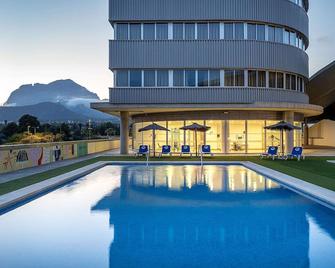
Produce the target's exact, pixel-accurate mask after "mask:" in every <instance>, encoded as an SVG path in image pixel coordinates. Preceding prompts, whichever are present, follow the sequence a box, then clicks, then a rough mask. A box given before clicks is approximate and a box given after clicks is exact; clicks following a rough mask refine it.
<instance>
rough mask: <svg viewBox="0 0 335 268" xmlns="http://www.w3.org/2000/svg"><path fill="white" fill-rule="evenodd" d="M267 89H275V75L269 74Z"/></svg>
mask: <svg viewBox="0 0 335 268" xmlns="http://www.w3.org/2000/svg"><path fill="white" fill-rule="evenodd" d="M269 87H271V88H275V87H276V73H275V72H269Z"/></svg>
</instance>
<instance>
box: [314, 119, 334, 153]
mask: <svg viewBox="0 0 335 268" xmlns="http://www.w3.org/2000/svg"><path fill="white" fill-rule="evenodd" d="M309 144H311V145H319V146H332V147H335V121H331V120H322V121H321V122H319V123H317V124H315V125H314V126H313V127H311V128H310V129H309Z"/></svg>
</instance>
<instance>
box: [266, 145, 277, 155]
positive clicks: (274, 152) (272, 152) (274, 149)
mask: <svg viewBox="0 0 335 268" xmlns="http://www.w3.org/2000/svg"><path fill="white" fill-rule="evenodd" d="M277 152H278V147H277V146H270V147H269V149H268V154H269V155H277Z"/></svg>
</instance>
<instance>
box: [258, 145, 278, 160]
mask: <svg viewBox="0 0 335 268" xmlns="http://www.w3.org/2000/svg"><path fill="white" fill-rule="evenodd" d="M260 157H261V159H263V158H272V160H275V158H276V157H278V147H277V146H270V147H269V148H268V151H267V153H264V154H261V155H260Z"/></svg>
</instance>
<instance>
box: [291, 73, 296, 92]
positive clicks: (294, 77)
mask: <svg viewBox="0 0 335 268" xmlns="http://www.w3.org/2000/svg"><path fill="white" fill-rule="evenodd" d="M291 89H292V90H297V81H296V76H295V75H291Z"/></svg>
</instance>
